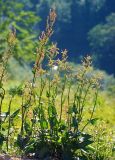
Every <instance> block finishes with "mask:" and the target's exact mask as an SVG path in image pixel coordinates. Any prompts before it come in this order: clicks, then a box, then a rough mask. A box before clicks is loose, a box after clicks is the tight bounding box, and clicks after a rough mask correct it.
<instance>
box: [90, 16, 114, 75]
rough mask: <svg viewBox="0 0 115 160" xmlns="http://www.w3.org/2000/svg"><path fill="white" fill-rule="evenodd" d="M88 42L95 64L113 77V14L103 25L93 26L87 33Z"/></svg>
mask: <svg viewBox="0 0 115 160" xmlns="http://www.w3.org/2000/svg"><path fill="white" fill-rule="evenodd" d="M89 41H90V46H91V48H92V52H93V54H94V55H95V56H96V59H97V61H96V63H98V64H99V66H100V68H101V69H105V70H106V71H108V72H109V73H114V75H115V13H112V14H111V15H110V16H108V17H107V18H106V22H105V23H104V24H99V25H97V26H95V27H94V28H93V29H92V30H91V31H90V32H89Z"/></svg>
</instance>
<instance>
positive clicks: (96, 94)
mask: <svg viewBox="0 0 115 160" xmlns="http://www.w3.org/2000/svg"><path fill="white" fill-rule="evenodd" d="M97 97H98V90H97V91H96V93H95V102H94V106H93V111H92V113H91V116H90V119H89V121H88V122H87V123H86V124H85V126H84V127H83V128H82V132H83V130H84V129H85V128H86V126H87V125H88V124H89V123H90V121H91V119H92V118H93V114H94V111H95V107H96V104H97Z"/></svg>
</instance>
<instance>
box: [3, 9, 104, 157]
mask: <svg viewBox="0 0 115 160" xmlns="http://www.w3.org/2000/svg"><path fill="white" fill-rule="evenodd" d="M55 20H56V13H55V10H53V9H52V10H50V13H49V16H48V18H47V23H46V29H45V31H43V32H42V33H41V35H40V37H39V40H38V47H37V48H36V54H35V56H36V58H35V64H34V66H33V69H32V73H33V78H32V79H31V80H30V81H29V82H25V83H23V84H22V85H19V86H16V87H13V88H10V89H9V91H8V93H7V94H8V95H9V96H10V99H9V104H8V107H7V109H8V111H7V113H6V116H5V117H4V121H0V128H1V130H0V131H1V132H0V145H1V146H2V147H1V149H2V150H4V151H5V152H11V151H12V150H15V152H17V154H21V155H26V156H29V157H34V158H37V159H45V158H48V159H59V160H61V159H62V160H70V159H75V158H76V159H77V158H79V159H80V158H81V159H84V160H85V159H88V156H89V148H88V146H89V145H92V144H93V136H92V135H91V134H89V133H87V127H88V125H92V124H93V122H94V121H96V119H95V118H93V115H94V113H95V108H96V105H97V102H98V101H97V100H98V92H99V88H100V80H101V75H95V74H94V72H92V71H93V67H92V60H91V57H90V56H86V57H85V58H84V59H83V61H82V64H81V67H79V68H78V69H77V70H74V69H73V68H72V67H71V66H70V64H69V63H68V61H67V58H68V55H67V53H68V52H67V50H66V49H65V50H63V51H60V49H59V48H58V47H57V44H54V43H51V44H50V43H49V40H50V37H51V36H52V34H53V26H54V24H55ZM11 35H12V37H10V38H9V39H8V43H9V47H10V49H11V48H12V47H13V45H14V42H15V33H11ZM9 51H10V53H11V50H9ZM9 51H8V53H9ZM7 55H9V54H7ZM59 57H60V58H59ZM4 64H5V66H4V67H5V69H3V71H2V72H1V73H2V74H1V81H0V96H1V97H0V98H1V103H0V120H1V117H2V116H1V115H2V102H3V100H4V98H5V94H6V91H5V89H4V87H3V85H2V84H3V77H4V72H5V70H6V65H7V59H6V61H5V60H4V61H3V65H4ZM16 97H18V98H19V102H20V103H19V106H18V108H17V110H16V111H14V112H13V113H12V106H13V104H14V103H15V98H16ZM15 105H16V104H15ZM87 113H88V114H87ZM86 114H87V118H86ZM16 122H18V123H19V125H18V126H17V125H16ZM3 123H4V124H3ZM3 127H4V128H5V129H4V128H3ZM4 130H5V131H4ZM3 131H4V132H3ZM13 137H15V138H13ZM90 148H91V147H90Z"/></svg>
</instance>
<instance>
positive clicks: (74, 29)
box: [0, 0, 115, 75]
mask: <svg viewBox="0 0 115 160" xmlns="http://www.w3.org/2000/svg"><path fill="white" fill-rule="evenodd" d="M51 7H55V8H56V12H57V15H58V16H57V22H56V25H55V34H54V36H53V37H52V39H53V41H54V42H57V44H58V47H59V48H61V49H64V48H67V50H68V51H69V61H72V62H75V63H78V62H79V61H80V59H81V58H82V57H83V56H84V55H87V54H88V55H92V56H93V61H94V65H95V67H97V68H99V69H101V70H105V71H106V72H107V73H109V74H114V75H115V0H15V1H9V0H0V56H1V57H2V54H3V51H4V48H5V41H6V38H5V37H6V35H7V33H8V30H9V29H13V28H14V27H15V28H16V31H17V37H18V39H19V40H20V41H19V42H18V45H17V47H16V48H15V50H16V52H15V55H14V57H15V58H16V59H18V60H19V61H20V60H22V59H23V60H26V61H28V60H31V61H32V58H33V57H34V56H33V54H32V53H33V51H34V49H35V46H36V45H37V39H38V37H39V32H40V31H41V30H43V29H44V25H45V20H46V17H47V14H48V12H49V9H50V8H51Z"/></svg>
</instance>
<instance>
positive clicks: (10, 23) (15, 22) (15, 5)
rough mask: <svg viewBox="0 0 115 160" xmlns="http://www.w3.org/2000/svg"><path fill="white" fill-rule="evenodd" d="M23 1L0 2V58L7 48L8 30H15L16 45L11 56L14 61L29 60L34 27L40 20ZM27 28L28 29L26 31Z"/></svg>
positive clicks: (29, 4) (32, 47) (33, 44)
mask: <svg viewBox="0 0 115 160" xmlns="http://www.w3.org/2000/svg"><path fill="white" fill-rule="evenodd" d="M25 4H26V2H25V1H21V2H20V1H18V0H16V1H9V0H6V1H3V0H1V1H0V57H2V55H3V53H4V51H5V48H6V47H7V43H6V38H7V34H8V32H9V30H10V29H12V30H14V28H15V30H16V33H17V45H15V52H14V54H13V56H14V57H15V58H16V59H18V60H19V59H26V60H27V59H31V58H32V57H33V56H32V55H33V54H32V51H33V49H34V46H35V39H36V36H37V33H36V31H35V26H36V25H37V24H38V22H39V20H40V18H39V17H38V16H36V13H35V12H34V11H32V4H31V3H30V1H28V2H27V4H28V5H26V8H25ZM27 28H28V29H27Z"/></svg>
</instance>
